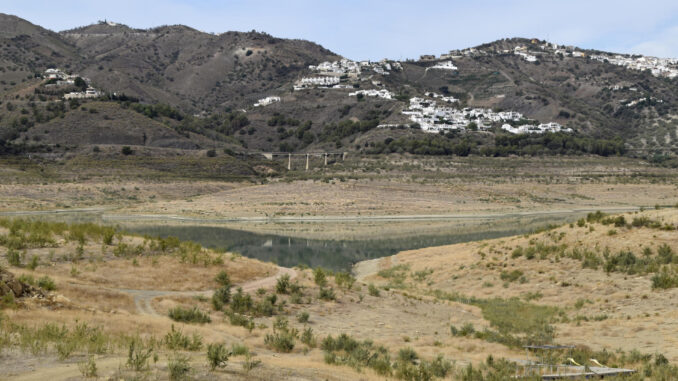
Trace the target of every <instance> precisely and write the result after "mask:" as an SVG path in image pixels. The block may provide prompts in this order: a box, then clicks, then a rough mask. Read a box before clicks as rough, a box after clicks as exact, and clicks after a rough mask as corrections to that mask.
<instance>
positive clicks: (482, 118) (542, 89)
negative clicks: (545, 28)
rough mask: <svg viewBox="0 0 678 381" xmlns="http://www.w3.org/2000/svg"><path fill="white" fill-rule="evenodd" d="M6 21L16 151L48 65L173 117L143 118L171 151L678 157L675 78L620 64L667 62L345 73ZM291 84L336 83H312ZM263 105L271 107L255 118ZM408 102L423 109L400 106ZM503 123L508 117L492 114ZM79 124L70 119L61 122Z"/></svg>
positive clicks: (189, 45) (524, 55)
mask: <svg viewBox="0 0 678 381" xmlns="http://www.w3.org/2000/svg"><path fill="white" fill-rule="evenodd" d="M2 18H3V20H5V21H4V22H3V27H2V34H1V36H2V39H3V41H2V43H3V48H2V50H1V51H0V61H1V62H4V66H3V65H0V77H1V78H2V79H1V80H0V96H1V97H2V99H3V102H5V105H6V107H4V108H0V110H1V111H0V116H1V117H2V119H1V120H0V132H2V135H3V137H2V139H4V140H9V141H14V143H18V142H26V141H27V139H28V141H30V139H32V138H33V137H34V136H35V134H33V133H31V134H28V135H25V134H24V132H25V131H26V130H27V127H30V126H32V125H33V124H34V125H41V124H42V123H45V121H44V120H43V118H40V117H35V112H34V110H35V109H38V110H39V109H40V108H41V107H44V108H46V107H48V106H49V107H52V108H53V107H55V106H54V105H53V103H54V102H58V100H59V99H60V98H61V96H62V95H63V94H64V93H65V92H67V91H66V90H65V89H57V90H54V88H51V89H47V88H46V86H48V85H53V84H50V83H49V82H45V80H44V79H43V78H42V75H43V73H44V70H46V69H47V68H50V67H58V68H60V69H62V70H63V71H65V72H67V73H69V74H73V75H74V76H81V77H83V78H86V79H88V80H89V81H90V82H89V83H90V84H91V85H92V86H93V87H94V88H96V89H98V90H99V91H101V93H100V94H101V97H100V99H99V101H112V102H118V103H125V104H126V105H129V104H138V105H140V106H139V107H136V109H142V108H144V107H147V105H159V104H162V105H164V106H162V107H164V108H165V109H167V108H169V109H171V110H172V111H171V112H170V113H171V114H172V116H170V117H169V118H167V117H166V116H164V115H160V116H158V115H152V114H146V115H145V116H146V117H149V118H151V119H154V120H155V121H156V122H161V123H163V124H165V125H167V126H169V127H171V128H173V129H175V131H176V132H177V133H179V134H183V135H184V136H185V137H186V138H188V139H190V140H191V142H192V143H191V144H184V143H178V141H175V140H172V143H171V144H169V145H171V146H172V147H174V148H206V147H210V146H212V147H227V148H228V149H231V150H236V151H257V150H261V151H301V152H306V151H309V150H337V149H340V150H344V151H346V150H348V151H357V152H362V153H366V154H373V153H389V152H410V153H416V154H455V155H468V154H476V155H488V156H506V155H509V154H519V155H522V154H530V155H534V154H601V155H615V154H616V155H619V154H628V155H632V156H639V157H645V158H648V159H652V160H654V161H656V162H665V163H666V162H670V158H671V156H672V155H673V154H674V153H675V152H676V150H678V145H677V144H678V143H677V142H678V99H677V98H676V94H677V92H676V87H677V84H678V80H676V78H675V77H674V76H672V75H668V74H667V73H672V72H671V71H670V70H675V68H674V67H673V66H671V67H669V68H665V67H664V66H656V67H660V68H661V70H664V69H666V70H669V71H667V72H658V71H657V70H659V69H654V68H653V67H650V69H651V70H650V69H647V70H636V68H635V67H636V66H638V65H636V66H633V65H627V66H622V64H623V63H624V60H639V59H640V60H642V62H644V63H643V65H650V64H656V62H660V63H661V62H664V61H657V59H653V58H649V57H640V56H620V55H615V54H612V53H606V52H600V51H594V50H582V49H578V48H576V47H562V46H557V45H555V44H551V43H548V42H546V41H538V40H530V39H521V38H513V39H504V40H499V41H495V42H492V43H488V44H484V45H481V46H477V47H475V48H469V49H465V50H463V51H453V52H450V53H446V54H443V55H441V56H440V57H422V59H421V60H417V61H415V60H408V61H404V62H396V61H391V60H383V61H380V62H353V61H351V60H347V59H344V58H342V57H341V56H339V55H337V54H335V53H332V52H330V51H329V50H327V49H324V48H323V47H321V46H319V45H317V44H314V43H312V42H308V41H302V40H289V39H279V38H275V37H272V36H270V35H267V34H265V33H258V32H254V31H252V32H247V33H240V32H226V33H222V34H218V35H216V34H209V33H204V32H201V31H198V30H195V29H192V28H189V27H186V26H181V25H172V26H161V27H157V28H152V29H143V30H142V29H134V28H130V27H127V26H125V25H120V24H114V23H108V22H100V23H98V24H93V25H89V26H85V27H81V28H76V29H72V30H67V31H62V32H59V33H54V32H50V31H47V30H45V29H43V28H40V27H38V26H35V25H32V24H30V23H28V22H26V21H24V20H21V19H19V18H17V17H14V16H7V15H3V16H2ZM619 57H621V58H619ZM620 60H621V61H620ZM620 62H621V63H620ZM633 62H636V61H633ZM638 62H640V61H638ZM671 62H672V61H671ZM634 65H635V64H634ZM668 65H669V66H670V65H673V64H672V63H670V62H669V64H668ZM642 67H645V66H642ZM302 78H311V79H313V78H316V79H317V78H332V81H335V82H332V85H330V86H319V85H317V84H312V83H311V84H309V83H306V84H303V83H302V82H301V79H302ZM335 84H336V85H335ZM295 86H296V88H297V90H296V91H295V90H293V88H294V87H295ZM356 92H362V93H360V94H356ZM352 93H353V94H352ZM351 94H352V95H351ZM270 96H275V97H279V98H276V100H278V99H279V101H276V100H273V101H271V102H272V103H271V104H268V105H264V106H260V107H255V106H254V105H255V103H256V102H257V101H258V100H260V99H263V98H266V97H270ZM413 97H417V98H419V99H420V100H421V102H424V103H417V104H415V103H411V101H410V99H411V98H413ZM442 99H444V100H446V101H443V100H442ZM82 102H87V101H86V100H83V101H82ZM432 102H437V105H435V106H433V108H434V111H433V114H430V116H431V117H430V118H429V119H426V118H424V121H425V124H424V125H422V124H421V123H424V122H419V119H417V122H414V118H413V117H411V115H412V113H409V114H408V115H405V114H403V111H407V110H410V111H411V110H414V109H412V107H415V106H416V107H420V106H422V104H423V105H426V106H427V107H428V106H429V105H433V103H432ZM445 102H449V104H448V105H445V104H444V103H445ZM8 103H11V104H12V106H11V107H10V106H7V104H8ZM443 106H444V107H443ZM0 107H1V106H0ZM441 107H442V108H441ZM445 107H447V109H445ZM10 108H11V110H10ZM464 108H468V111H463V109H464ZM31 109H33V110H31ZM17 110H19V111H21V110H26V111H21V113H18V112H17ZM436 110H437V111H436ZM450 110H452V111H450ZM454 110H457V111H454ZM415 111H416V110H415ZM502 112H503V113H505V114H506V115H512V116H511V118H508V117H497V115H499V114H498V113H502ZM415 113H416V112H415ZM436 113H438V114H437V115H438V116H433V115H434V114H436ZM455 113H457V114H455ZM32 114H33V115H32ZM462 114H464V115H462ZM78 115H80V116H78ZM426 115H429V114H426ZM426 115H424V116H426ZM502 115H504V114H502ZM85 116H89V115H86V114H72V115H70V116H69V118H71V119H69V121H70V122H74V119H73V118H76V119H77V118H84V117H85ZM455 118H456V119H455ZM86 120H87V119H84V120H83V121H82V122H76V123H73V124H74V125H76V126H77V125H85V124H87V123H86ZM506 123H508V124H510V125H511V126H512V127H511V128H518V127H520V126H521V125H523V126H537V125H539V124H540V123H542V124H544V125H555V124H557V125H559V126H561V127H559V128H562V129H563V130H564V131H572V132H571V133H569V134H544V135H542V136H540V137H536V136H537V135H535V134H532V135H533V136H527V135H529V134H524V135H523V136H516V135H513V134H511V133H509V132H507V131H506V130H505V129H502V126H503V125H505V124H506ZM549 123H550V124H549ZM109 124H110V125H112V124H114V123H112V122H111V123H109ZM151 125H154V124H153V123H151ZM379 125H382V126H390V128H376V127H377V126H379ZM406 126H410V127H414V128H404V127H406ZM420 126H422V127H425V128H429V130H430V129H431V128H432V129H433V130H432V131H436V132H437V131H438V130H439V129H441V130H442V132H441V133H440V134H430V133H425V132H423V131H422V130H420V129H419V128H418V127H420ZM526 128H527V127H526ZM22 134H24V135H22ZM186 134H189V135H190V134H193V135H190V136H188V135H186ZM76 135H77V134H76ZM74 136H75V135H74ZM17 138H18V139H19V140H17ZM104 139H105V138H104ZM50 141H51V140H50V139H48V140H46V142H50ZM82 143H83V144H91V141H90V140H83V142H82ZM108 143H111V144H117V140H115V139H112V140H110V141H109V142H108ZM135 143H137V144H138V143H139V142H135ZM141 143H142V144H143V141H142V142H141ZM175 143H176V144H175ZM3 144H5V145H6V144H7V143H6V142H5V143H3Z"/></svg>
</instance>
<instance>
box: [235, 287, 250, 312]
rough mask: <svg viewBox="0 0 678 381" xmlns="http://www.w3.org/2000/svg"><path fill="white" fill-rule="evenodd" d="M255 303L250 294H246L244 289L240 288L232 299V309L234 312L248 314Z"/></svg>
mask: <svg viewBox="0 0 678 381" xmlns="http://www.w3.org/2000/svg"><path fill="white" fill-rule="evenodd" d="M253 305H254V302H253V301H252V297H251V296H250V295H249V294H245V293H244V292H243V290H242V287H238V290H237V291H236V293H235V294H234V295H233V296H232V297H231V309H232V310H233V312H238V313H247V312H249V311H251V310H252V307H253Z"/></svg>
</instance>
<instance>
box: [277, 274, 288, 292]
mask: <svg viewBox="0 0 678 381" xmlns="http://www.w3.org/2000/svg"><path fill="white" fill-rule="evenodd" d="M275 292H276V293H278V294H288V293H289V292H290V276H289V274H284V275H282V276H281V277H280V278H278V280H277V282H276V285H275Z"/></svg>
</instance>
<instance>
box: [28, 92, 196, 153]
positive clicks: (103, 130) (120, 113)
mask: <svg viewBox="0 0 678 381" xmlns="http://www.w3.org/2000/svg"><path fill="white" fill-rule="evenodd" d="M25 136H26V137H27V138H28V139H29V140H31V141H36V142H41V143H47V144H60V145H73V144H79V145H96V144H119V145H130V146H131V145H138V146H149V147H168V148H183V149H195V148H197V145H196V144H195V143H194V142H192V141H191V140H190V139H188V138H187V137H185V136H182V135H179V134H178V133H177V132H176V131H175V130H174V129H172V128H170V127H167V126H166V125H163V124H162V123H159V122H158V121H155V120H153V119H149V118H147V117H145V116H144V115H142V114H139V113H137V112H134V111H132V110H129V109H124V108H121V107H120V105H118V104H116V103H111V102H91V103H87V104H86V105H85V106H82V107H80V108H78V109H76V110H72V111H69V112H67V113H66V114H65V117H64V118H55V119H52V120H51V121H49V122H47V123H42V124H39V125H36V126H34V127H32V128H30V129H29V130H28V131H27V132H26V134H25Z"/></svg>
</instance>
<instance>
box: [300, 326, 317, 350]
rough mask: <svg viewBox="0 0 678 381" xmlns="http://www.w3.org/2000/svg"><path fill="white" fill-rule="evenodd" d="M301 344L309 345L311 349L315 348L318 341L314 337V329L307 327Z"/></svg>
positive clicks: (302, 335)
mask: <svg viewBox="0 0 678 381" xmlns="http://www.w3.org/2000/svg"><path fill="white" fill-rule="evenodd" d="M300 340H301V342H302V343H304V344H306V345H308V346H309V347H310V348H315V346H316V344H317V343H316V340H315V337H314V336H313V328H311V327H307V328H306V329H304V332H302V334H301V339H300Z"/></svg>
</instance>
